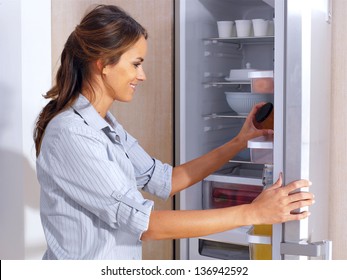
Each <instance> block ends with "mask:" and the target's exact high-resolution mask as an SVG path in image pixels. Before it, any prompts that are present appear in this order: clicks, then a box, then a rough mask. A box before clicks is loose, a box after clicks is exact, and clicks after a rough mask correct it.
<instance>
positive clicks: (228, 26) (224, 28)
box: [217, 20, 234, 38]
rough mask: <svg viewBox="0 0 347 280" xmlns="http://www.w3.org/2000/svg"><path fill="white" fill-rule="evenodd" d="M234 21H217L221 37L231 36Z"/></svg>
mask: <svg viewBox="0 0 347 280" xmlns="http://www.w3.org/2000/svg"><path fill="white" fill-rule="evenodd" d="M233 25H234V22H233V21H231V20H223V21H217V27H218V36H219V38H230V37H232V33H233Z"/></svg>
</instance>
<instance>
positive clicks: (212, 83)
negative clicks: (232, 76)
mask: <svg viewBox="0 0 347 280" xmlns="http://www.w3.org/2000/svg"><path fill="white" fill-rule="evenodd" d="M203 84H204V85H207V86H215V87H217V86H227V85H231V86H233V85H236V86H238V85H250V84H251V81H235V82H224V81H219V82H205V83H203Z"/></svg>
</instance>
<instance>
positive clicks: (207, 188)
mask: <svg viewBox="0 0 347 280" xmlns="http://www.w3.org/2000/svg"><path fill="white" fill-rule="evenodd" d="M268 2H269V1H268ZM270 2H271V1H270ZM179 5H180V7H179V9H180V12H181V13H180V18H179V21H180V25H181V27H180V38H179V40H178V44H179V45H180V46H179V47H180V54H179V55H180V58H179V59H180V66H179V71H180V74H179V81H180V89H179V90H180V99H179V100H178V102H179V104H178V106H176V107H179V108H180V109H179V110H180V112H179V115H180V121H179V122H178V123H177V125H179V126H180V128H179V129H177V133H176V135H177V137H178V141H177V142H179V143H180V147H179V149H178V150H179V154H177V155H176V158H177V163H178V164H181V163H184V162H187V161H189V160H192V159H194V158H196V157H198V156H201V155H203V154H204V153H206V152H208V151H210V150H212V149H214V148H216V147H218V146H220V145H221V144H223V143H225V142H227V141H228V140H230V139H231V138H233V137H234V136H236V135H237V133H238V132H239V130H240V128H241V126H242V124H243V122H244V120H245V117H246V116H245V115H241V116H240V115H238V114H237V113H236V112H235V111H233V110H232V109H231V107H230V106H229V105H228V103H227V101H226V96H225V92H250V91H251V85H250V83H249V81H247V82H245V81H233V82H228V81H226V79H225V78H226V77H228V76H229V71H230V70H231V69H243V68H246V66H247V65H249V64H250V67H251V68H252V69H257V70H273V69H274V56H275V55H274V36H271V35H270V36H265V37H258V38H255V37H252V36H251V37H250V38H242V39H240V38H232V39H219V38H218V30H217V21H221V20H233V21H234V20H237V19H255V18H262V19H267V20H270V21H272V20H273V19H274V8H273V7H272V6H270V5H269V4H267V3H265V2H264V1H261V0H189V1H179ZM176 105H177V104H176ZM250 152H251V151H250V150H249V149H246V150H245V151H242V152H241V153H239V154H238V155H237V156H236V157H235V158H234V159H232V160H231V161H230V162H229V163H228V164H227V165H225V166H224V167H223V168H222V169H221V170H219V171H218V172H216V173H215V174H212V175H211V176H209V177H208V178H205V180H203V181H202V182H200V183H198V184H197V185H196V186H193V187H191V188H189V189H188V190H185V191H184V192H182V194H180V197H179V202H178V204H179V205H178V207H179V209H208V208H218V207H223V206H224V207H225V206H231V205H237V204H242V203H249V202H250V201H251V200H252V199H254V198H255V197H256V195H257V194H259V192H260V191H261V190H262V188H263V184H262V173H263V164H261V163H260V164H254V163H252V162H251V159H250ZM237 193H238V195H237ZM240 193H245V194H246V193H248V194H246V195H245V196H240V195H239V194H240ZM218 195H219V196H221V197H218ZM234 195H235V197H237V198H236V199H234V198H233V197H234ZM240 197H241V198H240ZM248 230H249V227H244V228H239V229H235V230H232V231H229V232H224V233H219V234H214V235H210V236H205V237H201V238H192V239H186V240H181V241H180V246H179V251H180V258H181V259H249V248H248V241H247V231H248Z"/></svg>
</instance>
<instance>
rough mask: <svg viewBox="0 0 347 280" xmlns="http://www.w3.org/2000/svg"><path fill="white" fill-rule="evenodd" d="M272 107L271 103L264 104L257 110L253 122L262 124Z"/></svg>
mask: <svg viewBox="0 0 347 280" xmlns="http://www.w3.org/2000/svg"><path fill="white" fill-rule="evenodd" d="M273 108H274V105H273V104H272V103H271V102H268V103H266V104H264V105H263V106H262V107H260V108H259V110H258V111H257V113H256V114H255V120H256V121H257V122H258V123H261V122H263V121H264V120H265V119H266V118H267V117H268V116H269V115H270V114H271V112H272V110H273Z"/></svg>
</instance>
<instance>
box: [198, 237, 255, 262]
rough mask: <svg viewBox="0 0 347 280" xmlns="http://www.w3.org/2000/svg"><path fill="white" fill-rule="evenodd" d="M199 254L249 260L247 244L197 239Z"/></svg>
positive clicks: (226, 258) (224, 258)
mask: <svg viewBox="0 0 347 280" xmlns="http://www.w3.org/2000/svg"><path fill="white" fill-rule="evenodd" d="M199 254H200V255H201V256H205V257H210V258H215V259H221V260H249V259H250V255H249V249H248V246H244V245H238V244H228V243H222V242H216V241H210V240H205V239H199Z"/></svg>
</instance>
